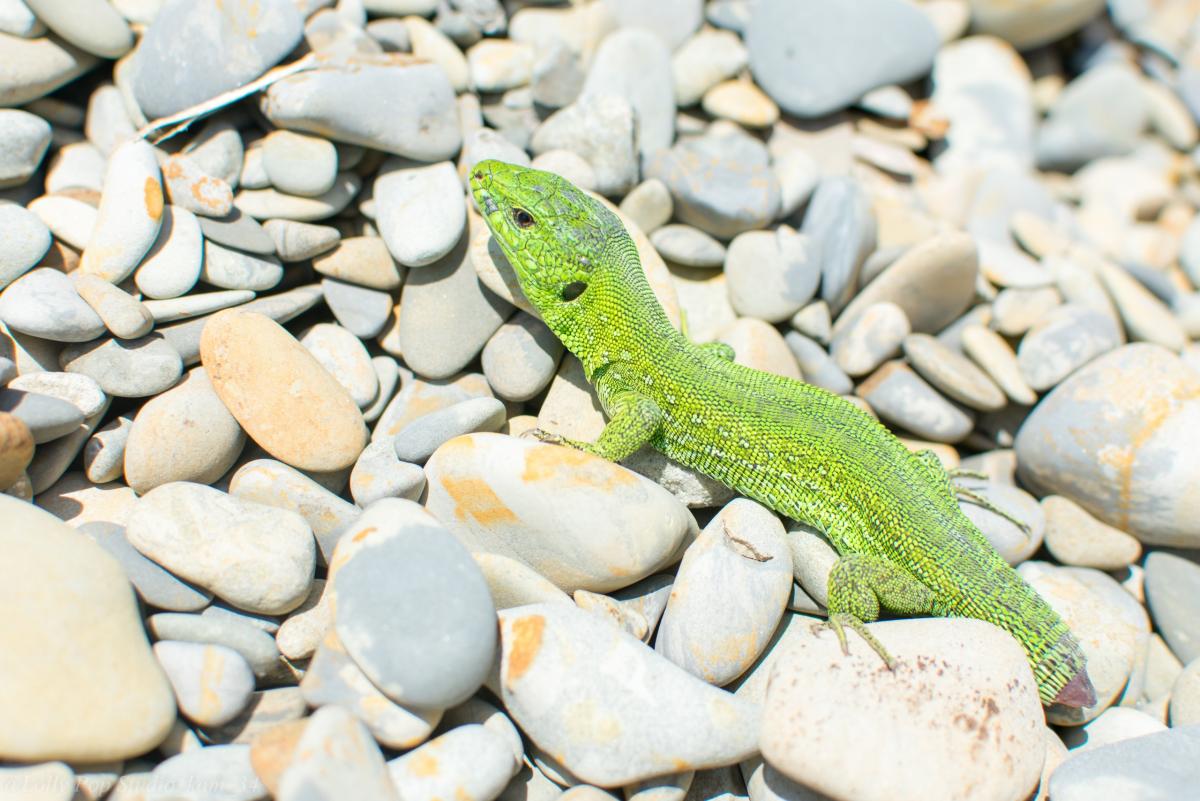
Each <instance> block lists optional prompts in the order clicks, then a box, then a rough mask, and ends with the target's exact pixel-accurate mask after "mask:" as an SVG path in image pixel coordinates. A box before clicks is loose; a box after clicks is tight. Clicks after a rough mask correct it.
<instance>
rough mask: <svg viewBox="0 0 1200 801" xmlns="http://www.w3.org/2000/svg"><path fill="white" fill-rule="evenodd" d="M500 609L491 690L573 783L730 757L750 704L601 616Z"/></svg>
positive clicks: (745, 739) (610, 780) (750, 736)
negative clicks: (495, 683)
mask: <svg viewBox="0 0 1200 801" xmlns="http://www.w3.org/2000/svg"><path fill="white" fill-rule="evenodd" d="M499 615H500V640H501V645H502V648H501V658H500V687H499V690H500V696H501V700H502V701H504V705H505V708H506V709H507V710H508V713H509V715H511V716H512V718H513V720H514V722H516V724H517V725H518V726H520V727H521V729H522V730H523V731H524V732H525V734H526V735H527V736H529V737H530V738H531V739H533V740H534V741H535V742H537V743H538V744H539V745H540V746H541V748H542V749H543V750H545V751H546V752H547V753H549V754H552V755H553V756H554V758H555V759H556V760H557V761H558V762H559V763H561V765H562V767H563V768H565V769H566V770H567V771H570V773H571V774H573V775H574V776H575V777H577V778H578V779H579V780H580V781H584V782H588V783H591V784H595V785H597V786H600V787H615V786H622V785H627V784H630V783H633V782H637V781H641V780H643V779H649V778H651V777H654V776H662V775H664V774H668V773H680V772H685V771H688V770H699V769H704V768H713V767H719V766H722V765H729V764H733V763H735V762H739V761H741V760H742V759H745V758H747V757H748V756H750V755H752V754H753V753H754V752H755V751H756V750H757V737H758V724H759V707H758V705H757V704H755V703H751V702H748V701H743V700H741V699H738V698H735V697H734V696H733V695H731V694H729V693H727V692H724V691H722V690H719V689H717V688H715V687H712V686H710V685H708V684H706V683H704V682H703V681H701V680H700V679H698V678H696V677H695V676H692V675H691V674H689V673H687V672H685V671H684V670H682V669H681V668H679V667H677V666H676V665H674V664H672V663H671V662H669V661H667V660H666V659H664V658H663V657H662V656H660V655H658V654H656V653H655V652H654V651H652V650H651V649H650V648H648V647H647V646H646V645H645V644H643V643H642V642H641V641H640V640H637V639H635V638H634V637H632V636H630V635H629V634H627V633H625V632H623V631H621V630H620V629H619V628H617V627H616V626H613V625H612V624H611V623H609V622H607V621H605V620H604V619H602V618H601V617H599V616H597V615H594V614H592V613H590V612H586V611H584V610H582V609H579V608H577V607H574V606H568V605H565V604H552V603H543V604H534V605H531V606H524V607H519V608H516V609H506V610H503V611H501V612H500V613H499Z"/></svg>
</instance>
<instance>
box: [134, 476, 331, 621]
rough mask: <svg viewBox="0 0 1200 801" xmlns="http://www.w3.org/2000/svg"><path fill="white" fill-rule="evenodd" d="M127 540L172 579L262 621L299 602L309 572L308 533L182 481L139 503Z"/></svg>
mask: <svg viewBox="0 0 1200 801" xmlns="http://www.w3.org/2000/svg"><path fill="white" fill-rule="evenodd" d="M126 536H128V538H129V542H130V543H131V544H132V545H133V546H134V547H135V548H137V549H138V550H139V551H141V552H142V553H144V554H145V555H146V556H148V557H150V558H151V559H153V560H154V561H155V562H158V563H159V564H160V565H162V566H163V567H165V568H167V569H168V570H170V571H171V572H172V573H174V574H175V575H177V576H179V577H181V578H184V579H187V580H188V581H190V582H192V583H194V584H197V585H199V586H201V587H204V588H205V589H207V590H209V591H211V592H212V593H213V594H214V595H217V596H218V597H220V598H223V599H224V600H226V601H228V602H229V603H231V604H233V605H234V606H237V607H238V608H240V609H245V610H247V611H249V612H261V613H263V614H268V615H274V614H280V613H283V612H288V611H290V610H292V609H295V608H296V607H297V606H299V605H300V604H301V603H303V602H304V599H305V598H306V597H307V596H308V590H309V585H310V584H311V583H312V577H313V569H314V567H315V565H316V544H315V542H314V541H313V536H312V529H310V528H309V526H308V523H306V522H305V521H304V518H302V517H300V515H298V514H296V513H295V512H290V511H287V510H285V509H276V508H274V507H271V506H264V505H262V504H258V503H252V502H250V501H243V500H241V499H238V498H234V497H232V496H229V495H226V494H225V493H223V492H220V491H219V490H215V489H213V488H211V487H206V486H204V485H203V484H192V483H189V482H184V481H178V482H172V483H170V484H163V485H161V486H158V487H156V488H154V489H152V490H150V491H149V492H147V493H146V494H145V495H143V496H142V497H141V499H139V500H138V502H137V505H136V506H135V507H134V508H133V512H132V513H131V514H130V515H129V519H128V521H127V525H126Z"/></svg>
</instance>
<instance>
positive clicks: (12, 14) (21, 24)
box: [0, 2, 46, 39]
mask: <svg viewBox="0 0 1200 801" xmlns="http://www.w3.org/2000/svg"><path fill="white" fill-rule="evenodd" d="M0 31H2V32H3V33H8V34H12V35H13V36H19V37H22V38H24V39H32V38H34V37H37V36H42V35H43V34H45V33H46V26H45V25H43V24H42V23H41V21H40V20H38V18H37V16H36V15H35V14H34V13H33V11H31V10H30V8H29V6H27V5H26V4H25V3H24V2H5V3H4V5H3V8H0Z"/></svg>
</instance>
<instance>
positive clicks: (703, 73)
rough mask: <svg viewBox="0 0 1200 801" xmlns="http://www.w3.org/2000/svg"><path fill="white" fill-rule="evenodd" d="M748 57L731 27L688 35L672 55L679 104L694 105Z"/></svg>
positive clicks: (742, 64)
mask: <svg viewBox="0 0 1200 801" xmlns="http://www.w3.org/2000/svg"><path fill="white" fill-rule="evenodd" d="M746 59H748V54H746V48H745V46H744V44H743V43H742V38H740V37H738V36H737V35H736V34H732V32H730V31H722V30H713V29H703V30H701V31H698V32H696V34H695V35H694V36H691V37H689V38H688V40H686V41H685V42H684V43H683V44H680V46H679V47H678V48H677V49H676V50H674V53H672V55H671V74H672V77H673V79H674V95H676V103H677V104H678V106H679V108H686V107H689V106H694V104H695V103H697V102H698V101H700V98H701V97H703V96H704V94H706V92H707V91H708V90H710V89H712V88H713V86H716V85H718V84H720V83H721V82H722V80H726V79H728V78H733V77H734V76H737V74H738V73H739V72H742V70H744V68H745V66H746ZM776 113H778V109H776Z"/></svg>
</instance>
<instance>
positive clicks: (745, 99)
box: [700, 81, 779, 128]
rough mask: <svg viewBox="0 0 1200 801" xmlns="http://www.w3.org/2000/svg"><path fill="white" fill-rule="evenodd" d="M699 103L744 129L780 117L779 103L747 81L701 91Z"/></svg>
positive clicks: (725, 82) (768, 125) (717, 115)
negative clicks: (702, 93)
mask: <svg viewBox="0 0 1200 801" xmlns="http://www.w3.org/2000/svg"><path fill="white" fill-rule="evenodd" d="M700 106H701V108H703V109H704V110H705V111H707V112H708V113H709V114H711V115H712V116H714V117H719V118H721V119H726V120H732V121H733V122H736V123H737V124H738V125H742V126H744V127H746V128H769V127H771V126H772V125H774V124H775V122H776V121H777V120H778V119H779V106H777V105H775V101H774V100H772V99H771V98H769V97H767V95H766V94H765V93H764V92H763V90H761V89H759V88H758V87H757V86H755V85H754V84H753V83H751V82H750V81H724V82H722V83H719V84H717V85H716V86H714V87H712V88H711V89H709V90H708V91H707V92H705V93H704V98H703V100H702V101H701V103H700Z"/></svg>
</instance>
